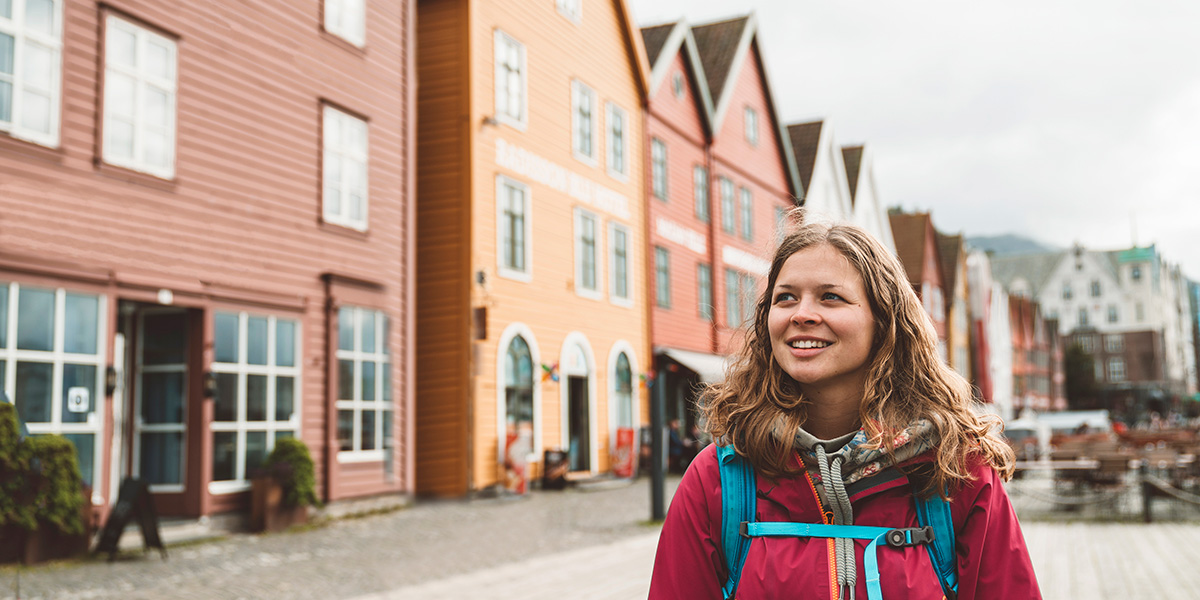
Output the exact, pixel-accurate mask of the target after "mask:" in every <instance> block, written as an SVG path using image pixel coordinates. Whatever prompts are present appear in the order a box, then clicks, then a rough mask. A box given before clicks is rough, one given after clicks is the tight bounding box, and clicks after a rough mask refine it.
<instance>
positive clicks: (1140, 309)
mask: <svg viewBox="0 0 1200 600" xmlns="http://www.w3.org/2000/svg"><path fill="white" fill-rule="evenodd" d="M1133 309H1134V313H1135V314H1136V316H1137V320H1138V323H1141V322H1142V321H1145V320H1146V307H1144V306H1142V303H1141V302H1138V303H1137V304H1136V305H1135V306H1134V307H1133Z"/></svg>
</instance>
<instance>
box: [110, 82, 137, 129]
mask: <svg viewBox="0 0 1200 600" xmlns="http://www.w3.org/2000/svg"><path fill="white" fill-rule="evenodd" d="M136 90H137V82H136V81H135V80H134V79H133V78H132V77H129V76H128V75H124V74H122V73H115V72H113V71H108V72H107V73H106V74H105V78H104V112H105V113H106V114H112V115H116V116H123V117H132V116H134V98H136V96H137V91H136ZM106 125H107V122H106ZM130 136H131V138H132V126H131V131H130Z"/></svg>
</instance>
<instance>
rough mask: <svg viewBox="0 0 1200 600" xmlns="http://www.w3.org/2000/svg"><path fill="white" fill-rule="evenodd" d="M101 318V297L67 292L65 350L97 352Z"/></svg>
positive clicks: (86, 352)
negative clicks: (98, 328) (97, 337)
mask: <svg viewBox="0 0 1200 600" xmlns="http://www.w3.org/2000/svg"><path fill="white" fill-rule="evenodd" d="M99 318H100V298H99V297H97V296H84V295H80V294H67V306H66V323H65V326H64V330H63V336H64V338H63V350H65V351H66V352H74V353H78V354H95V353H96V336H97V333H96V328H97V325H98V323H99Z"/></svg>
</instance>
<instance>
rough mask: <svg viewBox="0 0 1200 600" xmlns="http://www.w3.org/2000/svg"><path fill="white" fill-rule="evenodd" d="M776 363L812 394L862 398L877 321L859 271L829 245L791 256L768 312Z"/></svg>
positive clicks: (772, 296) (807, 249)
mask: <svg viewBox="0 0 1200 600" xmlns="http://www.w3.org/2000/svg"><path fill="white" fill-rule="evenodd" d="M767 329H768V330H769V332H770V335H771V352H772V354H773V355H774V356H775V362H777V363H779V366H780V367H781V368H782V369H783V371H784V372H785V373H787V374H788V375H790V376H791V377H792V379H795V380H796V382H797V383H799V384H800V389H801V391H803V392H804V393H805V395H808V396H810V397H812V398H814V399H815V398H820V397H822V396H824V395H825V394H826V393H828V392H833V393H837V394H852V395H855V396H856V397H857V398H861V396H862V392H863V388H864V387H865V385H866V376H867V363H868V361H869V360H870V355H871V344H872V342H873V341H874V336H875V319H874V317H873V316H872V314H871V306H870V303H869V302H868V300H867V292H866V288H865V287H864V286H863V281H862V277H861V276H860V275H859V274H858V271H856V270H855V269H854V267H853V266H852V265H851V264H850V261H848V260H846V257H844V256H842V254H841V253H840V252H838V251H837V250H835V249H834V248H833V246H830V245H829V244H818V245H816V246H810V247H808V248H805V249H803V250H800V251H799V252H796V253H795V254H793V255H791V256H790V257H788V259H787V260H786V261H785V262H784V263H783V268H782V269H780V271H779V277H778V279H777V280H776V281H775V287H774V288H773V289H772V290H771V308H770V311H769V312H768V313H767Z"/></svg>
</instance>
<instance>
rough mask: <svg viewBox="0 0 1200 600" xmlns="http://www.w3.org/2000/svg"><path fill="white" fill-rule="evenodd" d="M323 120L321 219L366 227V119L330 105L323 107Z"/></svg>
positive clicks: (359, 228)
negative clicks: (322, 205)
mask: <svg viewBox="0 0 1200 600" xmlns="http://www.w3.org/2000/svg"><path fill="white" fill-rule="evenodd" d="M324 122H325V126H324V136H323V138H322V143H323V144H324V148H323V155H324V175H323V177H324V181H323V182H322V183H323V185H324V194H323V196H322V199H323V203H324V211H323V213H324V219H325V221H326V222H327V223H334V224H336V225H342V226H344V227H349V228H351V229H357V230H359V231H366V229H367V209H368V190H369V188H368V187H367V158H368V157H367V122H366V121H364V120H362V119H359V118H357V117H354V116H351V115H350V114H348V113H345V112H342V111H340V110H338V109H336V108H333V107H332V106H325V107H324Z"/></svg>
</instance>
